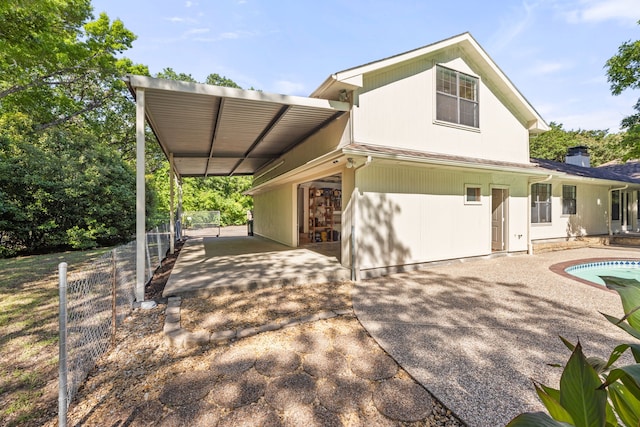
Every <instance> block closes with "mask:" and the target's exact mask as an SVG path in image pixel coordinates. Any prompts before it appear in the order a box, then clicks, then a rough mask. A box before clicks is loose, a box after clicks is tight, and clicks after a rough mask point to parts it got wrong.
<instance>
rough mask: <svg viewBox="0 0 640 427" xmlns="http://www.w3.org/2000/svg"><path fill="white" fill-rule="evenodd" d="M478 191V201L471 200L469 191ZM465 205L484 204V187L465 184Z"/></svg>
mask: <svg viewBox="0 0 640 427" xmlns="http://www.w3.org/2000/svg"><path fill="white" fill-rule="evenodd" d="M471 188H473V189H476V190H477V193H478V200H469V197H468V196H469V193H468V191H469V189H471ZM464 204H465V205H481V204H482V185H479V184H465V185H464Z"/></svg>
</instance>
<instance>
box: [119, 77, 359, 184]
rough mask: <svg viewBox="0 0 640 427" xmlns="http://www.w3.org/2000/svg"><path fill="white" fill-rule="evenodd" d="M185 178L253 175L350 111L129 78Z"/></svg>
mask: <svg viewBox="0 0 640 427" xmlns="http://www.w3.org/2000/svg"><path fill="white" fill-rule="evenodd" d="M127 83H128V85H129V88H130V90H131V92H132V94H133V95H134V96H136V97H137V94H138V91H140V90H141V89H142V90H144V93H145V96H144V102H145V115H146V119H147V123H148V124H149V125H150V127H151V129H152V130H153V132H154V133H155V135H156V137H157V139H158V142H159V143H160V146H161V147H162V149H163V151H164V153H165V155H166V156H167V157H169V155H170V154H173V158H174V167H175V170H176V172H177V173H178V174H179V175H181V176H200V177H205V176H214V175H217V176H231V175H253V174H255V173H256V171H258V170H260V169H261V168H263V167H264V166H266V165H267V164H268V163H270V162H272V161H273V160H274V159H277V158H278V157H280V156H281V155H282V154H283V153H285V152H286V151H288V150H289V149H291V148H293V147H294V146H296V145H297V144H299V143H301V142H302V141H304V140H305V139H306V138H308V137H309V136H311V135H312V134H314V133H315V132H317V131H318V130H319V129H321V128H322V127H324V126H325V125H327V124H328V123H329V122H330V121H332V120H334V119H336V118H337V117H339V116H340V115H342V114H344V113H345V112H347V111H349V109H350V105H349V104H348V103H345V102H338V101H330V100H326V99H316V98H313V99H312V98H305V97H296V96H287V95H278V94H268V93H263V92H258V91H252V90H242V89H235V88H226V87H220V86H212V85H205V84H196V83H188V82H177V81H172V80H164V79H155V78H151V77H145V76H129V77H128V81H127Z"/></svg>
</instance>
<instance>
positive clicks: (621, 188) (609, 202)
mask: <svg viewBox="0 0 640 427" xmlns="http://www.w3.org/2000/svg"><path fill="white" fill-rule="evenodd" d="M627 188H629V184H627V185H625V186H624V187H618V188H610V189H609V192H608V196H609V197H608V199H609V200H608V205H607V212H609V215H607V223H608V224H607V226H608V228H609V236H613V231H612V230H611V221H613V220H612V218H611V201H612V198H613V197H612V193H613V192H614V191H619V190H620V191H621V190H626V189H627ZM620 201H621V202H622V193H621V194H620ZM619 209H620V211H621V212H620V213H622V212H624V210H622V204H620V208H619Z"/></svg>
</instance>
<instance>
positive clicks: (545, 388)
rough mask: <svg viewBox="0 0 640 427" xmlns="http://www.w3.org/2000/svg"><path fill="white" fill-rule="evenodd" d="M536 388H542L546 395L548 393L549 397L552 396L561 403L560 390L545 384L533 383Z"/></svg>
mask: <svg viewBox="0 0 640 427" xmlns="http://www.w3.org/2000/svg"><path fill="white" fill-rule="evenodd" d="M533 385H534V386H536V387H540V388H541V389H542V390H543V391H544V392H545V393H547V394H548V395H549V396H551V397H552V398H553V399H555V400H557V401H560V390H558V389H555V388H552V387H549V386H546V385H544V384H541V383H538V382H535V381H534V383H533Z"/></svg>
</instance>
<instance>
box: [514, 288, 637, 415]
mask: <svg viewBox="0 0 640 427" xmlns="http://www.w3.org/2000/svg"><path fill="white" fill-rule="evenodd" d="M602 279H603V280H604V281H605V283H606V286H607V288H609V289H613V290H614V291H616V292H617V293H618V295H619V296H620V299H621V301H622V308H623V310H624V313H625V314H624V316H623V317H622V318H620V319H618V318H616V317H614V316H610V315H607V314H603V316H605V318H606V319H607V320H609V321H610V322H611V323H613V324H614V325H616V326H618V327H619V328H621V329H622V330H624V331H626V332H627V333H629V334H630V335H631V336H632V337H634V338H636V339H640V310H639V309H640V282H638V281H637V280H635V279H622V278H618V277H610V276H602ZM561 339H562V341H563V342H564V344H565V345H566V346H567V347H568V348H569V349H570V350H571V351H572V354H571V357H570V358H569V361H568V362H567V364H566V365H565V367H564V370H563V372H562V377H561V378H560V387H559V388H558V389H554V388H551V387H547V386H544V385H542V384H537V383H536V384H535V389H536V392H537V394H538V397H539V398H540V400H541V401H542V403H543V404H544V406H545V407H546V408H547V411H548V412H549V414H548V415H547V414H545V413H543V412H536V413H526V414H521V415H519V416H517V417H516V418H514V419H513V420H512V421H511V422H510V423H509V424H508V425H507V427H529V426H543V425H544V426H578V427H583V426H584V427H610V426H611V427H613V426H618V425H619V422H621V423H622V425H624V426H627V427H631V426H638V425H639V424H640V344H638V343H632V344H628V343H623V344H619V345H618V346H616V347H615V348H614V349H613V350H612V351H611V354H610V356H609V358H608V359H607V360H604V359H601V358H597V357H591V358H587V357H585V355H584V353H583V351H582V345H581V344H580V342H578V343H577V344H576V345H573V344H571V343H570V342H569V341H567V340H565V339H564V338H561ZM627 350H630V351H631V354H632V356H633V359H634V361H635V363H634V364H630V365H625V366H621V367H616V366H615V365H614V364H615V363H616V362H617V361H618V359H619V358H620V357H621V356H622V355H623V354H624V353H625V352H626V351H627Z"/></svg>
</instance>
